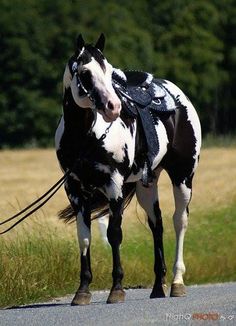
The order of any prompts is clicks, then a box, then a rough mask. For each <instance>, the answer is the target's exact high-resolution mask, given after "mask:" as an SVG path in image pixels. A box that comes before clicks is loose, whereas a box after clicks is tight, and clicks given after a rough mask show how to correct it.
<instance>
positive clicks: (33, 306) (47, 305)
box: [2, 302, 70, 310]
mask: <svg viewBox="0 0 236 326" xmlns="http://www.w3.org/2000/svg"><path fill="white" fill-rule="evenodd" d="M66 306H70V303H69V302H68V303H67V302H64V303H60V302H55V303H38V304H37V303H36V304H29V305H25V306H10V307H5V308H3V309H2V310H19V309H24V310H25V309H39V308H51V307H66Z"/></svg>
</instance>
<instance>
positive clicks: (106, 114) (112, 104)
mask: <svg viewBox="0 0 236 326" xmlns="http://www.w3.org/2000/svg"><path fill="white" fill-rule="evenodd" d="M120 111H121V101H120V100H119V98H118V97H117V99H115V100H109V101H108V102H107V104H106V105H105V106H104V107H103V108H102V109H99V112H100V113H101V114H102V116H103V119H104V120H105V121H106V122H113V121H115V120H116V119H117V118H118V117H119V116H120Z"/></svg>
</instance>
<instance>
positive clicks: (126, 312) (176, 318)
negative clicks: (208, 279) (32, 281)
mask: <svg viewBox="0 0 236 326" xmlns="http://www.w3.org/2000/svg"><path fill="white" fill-rule="evenodd" d="M187 291H188V295H187V297H184V298H170V297H167V298H163V299H149V294H150V292H151V290H150V289H135V290H126V301H125V303H120V304H109V305H108V304H106V298H107V296H108V292H106V291H101V292H93V298H92V303H91V304H90V305H88V306H73V307H71V306H70V301H71V299H72V296H68V297H65V298H59V299H55V300H53V301H51V302H47V303H38V304H32V305H26V306H20V307H13V308H10V309H2V310H0V325H1V326H21V325H22V326H23V325H24V326H28V325H30V326H41V325H43V326H59V325H60V326H63V325H65V326H72V325H82V326H83V325H85V326H87V325H88V326H107V325H111V326H118V325H119V326H124V325H125V326H126V325H130V326H136V325H137V326H142V325H204V326H205V325H225V326H227V325H232V326H234V325H236V283H223V284H214V285H213V284H212V285H201V286H189V287H188V288H187Z"/></svg>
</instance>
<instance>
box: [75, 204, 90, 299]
mask: <svg viewBox="0 0 236 326" xmlns="http://www.w3.org/2000/svg"><path fill="white" fill-rule="evenodd" d="M76 224H77V234H78V240H79V246H80V263H81V264H80V265H81V270H80V286H79V288H78V290H77V292H76V294H75V296H74V298H73V300H72V302H71V305H87V304H89V303H90V301H91V297H92V295H91V293H90V291H89V285H90V283H91V281H92V271H91V264H90V243H91V229H90V226H91V219H90V211H89V210H88V209H85V208H82V211H79V212H78V214H77V217H76Z"/></svg>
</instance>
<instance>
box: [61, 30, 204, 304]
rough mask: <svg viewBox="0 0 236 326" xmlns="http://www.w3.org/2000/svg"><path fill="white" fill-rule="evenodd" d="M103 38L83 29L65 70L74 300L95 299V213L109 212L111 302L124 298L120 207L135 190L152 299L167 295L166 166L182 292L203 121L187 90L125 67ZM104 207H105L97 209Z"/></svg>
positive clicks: (65, 165)
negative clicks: (108, 52)
mask: <svg viewBox="0 0 236 326" xmlns="http://www.w3.org/2000/svg"><path fill="white" fill-rule="evenodd" d="M104 43H105V37H104V35H103V34H101V36H100V38H99V39H98V41H97V43H96V45H95V46H93V45H91V44H85V43H84V40H83V38H82V36H81V35H79V37H78V39H77V49H76V51H75V54H74V55H73V56H72V57H71V58H70V60H69V61H68V64H67V65H66V68H65V73H64V79H63V83H64V96H63V115H62V117H61V120H60V123H59V125H58V129H57V131H56V137H55V139H56V150H57V156H58V160H59V163H60V166H61V168H62V170H63V171H64V172H66V171H69V170H70V171H71V173H70V175H69V177H68V179H67V181H66V184H65V190H66V193H67V196H68V198H69V201H70V207H71V209H69V208H68V209H67V210H64V211H63V212H62V213H61V217H63V218H64V219H67V220H69V219H70V218H71V217H72V215H73V214H74V216H76V223H77V231H78V239H79V245H80V251H81V274H80V286H79V288H78V291H77V292H76V294H75V297H74V299H73V301H72V304H73V305H83V304H89V303H90V300H91V293H90V292H89V284H90V283H91V280H92V272H91V264H90V244H91V234H90V225H91V213H94V212H95V213H96V214H97V215H96V216H102V214H103V213H107V212H109V225H108V229H107V238H108V241H109V243H110V245H111V248H112V255H113V271H112V277H113V284H112V287H111V291H110V294H109V297H108V299H107V302H108V303H115V302H122V301H124V297H125V293H124V290H123V288H122V279H123V269H122V266H121V260H120V252H119V247H120V244H121V241H122V229H121V221H122V213H123V210H124V207H125V206H126V204H127V203H128V201H129V200H130V199H131V198H132V196H133V195H134V194H135V193H136V196H137V199H138V202H139V204H140V205H141V206H142V207H143V209H144V210H145V211H146V213H147V216H148V223H149V226H150V228H151V231H152V234H153V239H154V250H155V265H154V271H155V282H154V286H153V289H152V292H151V295H150V297H151V298H158V297H165V296H166V294H167V286H166V280H165V275H166V265H165V259H164V250H163V240H162V234H163V226H162V217H161V210H160V208H159V201H158V188H157V181H158V178H159V175H160V173H161V171H162V170H163V169H164V170H166V171H167V173H168V175H169V177H170V179H171V181H172V185H173V193H174V199H175V212H174V216H173V221H174V228H175V233H176V253H175V262H174V267H173V274H174V275H173V281H172V286H171V296H184V295H185V294H186V293H185V286H184V282H183V274H184V272H185V265H184V261H183V243H184V235H185V231H186V229H187V224H188V205H189V202H190V199H191V194H192V179H193V175H194V172H195V170H196V168H197V165H198V160H199V153H200V147H201V128H200V122H199V119H198V116H197V113H196V111H195V109H194V107H193V105H192V104H191V102H190V101H189V99H188V98H187V97H186V96H185V95H184V94H183V92H182V91H181V90H180V89H179V88H178V87H177V86H176V85H174V84H173V83H171V82H169V81H167V80H160V79H155V78H154V77H153V76H152V75H151V74H148V73H141V72H129V71H127V72H123V71H121V70H119V69H115V68H113V67H112V65H111V64H110V63H108V61H107V60H106V58H105V57H104V55H103V49H104ZM99 209H102V212H101V213H99Z"/></svg>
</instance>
